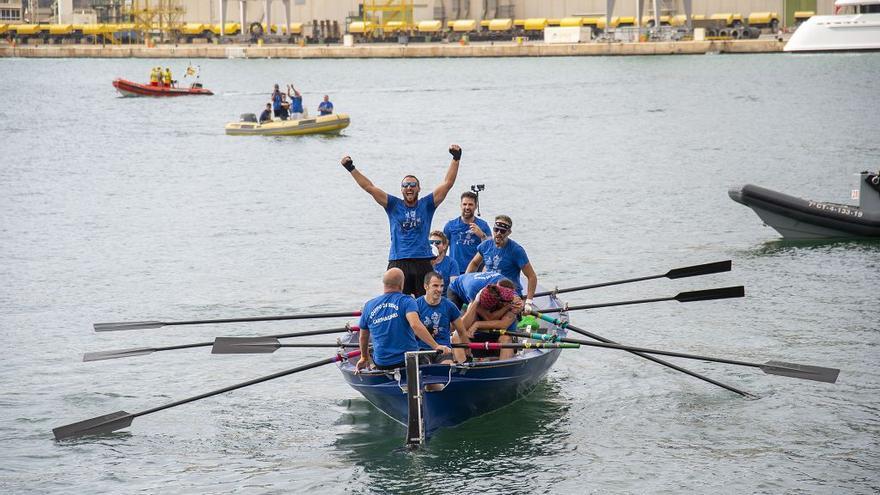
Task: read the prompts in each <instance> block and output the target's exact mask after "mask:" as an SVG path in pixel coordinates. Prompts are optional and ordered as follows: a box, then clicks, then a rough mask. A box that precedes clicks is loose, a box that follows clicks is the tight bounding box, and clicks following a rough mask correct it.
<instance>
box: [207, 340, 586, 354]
mask: <svg viewBox="0 0 880 495" xmlns="http://www.w3.org/2000/svg"><path fill="white" fill-rule="evenodd" d="M579 345H580V344H577V343H558V342H552V343H551V342H524V343H507V344H504V343H498V342H470V343H467V344H452V345H450V346H448V347H459V348H463V349H485V350H498V349H576V348H577V347H578V346H579ZM283 347H358V344H354V343H352V344H332V343H315V344H282V343H281V342H280V341H279V340H278V339H275V338H271V337H217V340H215V341H214V347H213V348H212V349H211V354H271V353H273V352H275V351H277V350H278V349H281V348H283Z"/></svg>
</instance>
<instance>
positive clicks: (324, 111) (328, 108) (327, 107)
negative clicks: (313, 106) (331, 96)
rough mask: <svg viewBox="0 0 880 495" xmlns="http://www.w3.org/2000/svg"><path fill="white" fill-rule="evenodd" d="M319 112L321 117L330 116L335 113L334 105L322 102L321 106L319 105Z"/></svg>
mask: <svg viewBox="0 0 880 495" xmlns="http://www.w3.org/2000/svg"><path fill="white" fill-rule="evenodd" d="M318 111H319V112H321V115H330V114H331V113H333V104H332V103H330V102H329V101H322V102H321V104H320V105H318Z"/></svg>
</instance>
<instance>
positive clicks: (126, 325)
mask: <svg viewBox="0 0 880 495" xmlns="http://www.w3.org/2000/svg"><path fill="white" fill-rule="evenodd" d="M360 315H361V312H360V311H343V312H339V313H312V314H308V313H306V314H301V315H286V316H251V317H247V318H220V319H216V320H190V321H121V322H115V323H95V325H94V326H95V331H96V332H115V331H117V330H141V329H146V328H161V327H164V326H169V325H204V324H207V323H240V322H246V321H279V320H308V319H312V318H350V317H353V316H360Z"/></svg>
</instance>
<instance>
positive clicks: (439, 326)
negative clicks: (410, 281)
mask: <svg viewBox="0 0 880 495" xmlns="http://www.w3.org/2000/svg"><path fill="white" fill-rule="evenodd" d="M416 305H417V306H418V307H419V318H420V319H421V320H422V325H425V328H427V329H428V331H429V332H431V335H432V336H433V337H434V340H436V341H437V343H438V344H440V345H445V346H447V347H448V346H449V345H451V344H452V340H451V339H452V331H451V330H450V327H451V326H452V322H453V321H455V320H457V319H459V318H460V317H461V311H459V310H458V308H456V307H455V305H454V304H452V303H451V302H449V299H446V298H445V297H441V298H440V302H439V303H438V304H437V305H436V306H431V305H430V304H428V301H427V300H425V296H422V297H420V298H418V299H416ZM419 347H420V348H421V349H430V348H431V347H430V346H428V344H426V343H424V342H422V341H421V340H419Z"/></svg>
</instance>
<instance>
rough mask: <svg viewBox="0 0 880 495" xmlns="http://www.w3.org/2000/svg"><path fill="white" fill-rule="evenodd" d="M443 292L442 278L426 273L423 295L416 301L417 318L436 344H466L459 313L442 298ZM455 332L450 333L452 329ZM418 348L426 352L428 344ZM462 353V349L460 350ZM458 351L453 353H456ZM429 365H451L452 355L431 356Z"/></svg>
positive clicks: (468, 340) (422, 343) (435, 273)
mask: <svg viewBox="0 0 880 495" xmlns="http://www.w3.org/2000/svg"><path fill="white" fill-rule="evenodd" d="M442 292H443V276H442V275H440V274H439V273H437V272H428V274H427V275H425V295H424V296H422V297H420V298H418V299H416V306H418V308H419V317H420V318H421V320H422V324H423V325H425V328H426V329H428V331H429V332H431V336H432V337H434V340H436V341H437V343H438V344H442V345H445V346H447V347H451V345H450V344H451V343H452V342H454V343H456V344H458V343H468V342H470V339H468V337H467V334H466V333H465V330H464V325H463V324H462V319H461V311H459V310H458V308H456V307H455V305H454V304H452V303H451V302H449V299H446V298H445V297H443V296H442V294H441V293H442ZM453 327H455V332H454V333H452V328H453ZM419 348H421V349H422V350H428V349H430V347H428V344H426V343H424V342H419ZM461 350H462V351H464V349H461ZM458 351H459V349H456V350H455V352H456V353H458ZM459 354H461V358H462V359H461V361H460V362H463V361H464V354H463V353H459ZM430 362H431V363H441V364H452V362H453V361H452V354H444V355H438V356H432V357H431V360H430Z"/></svg>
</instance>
